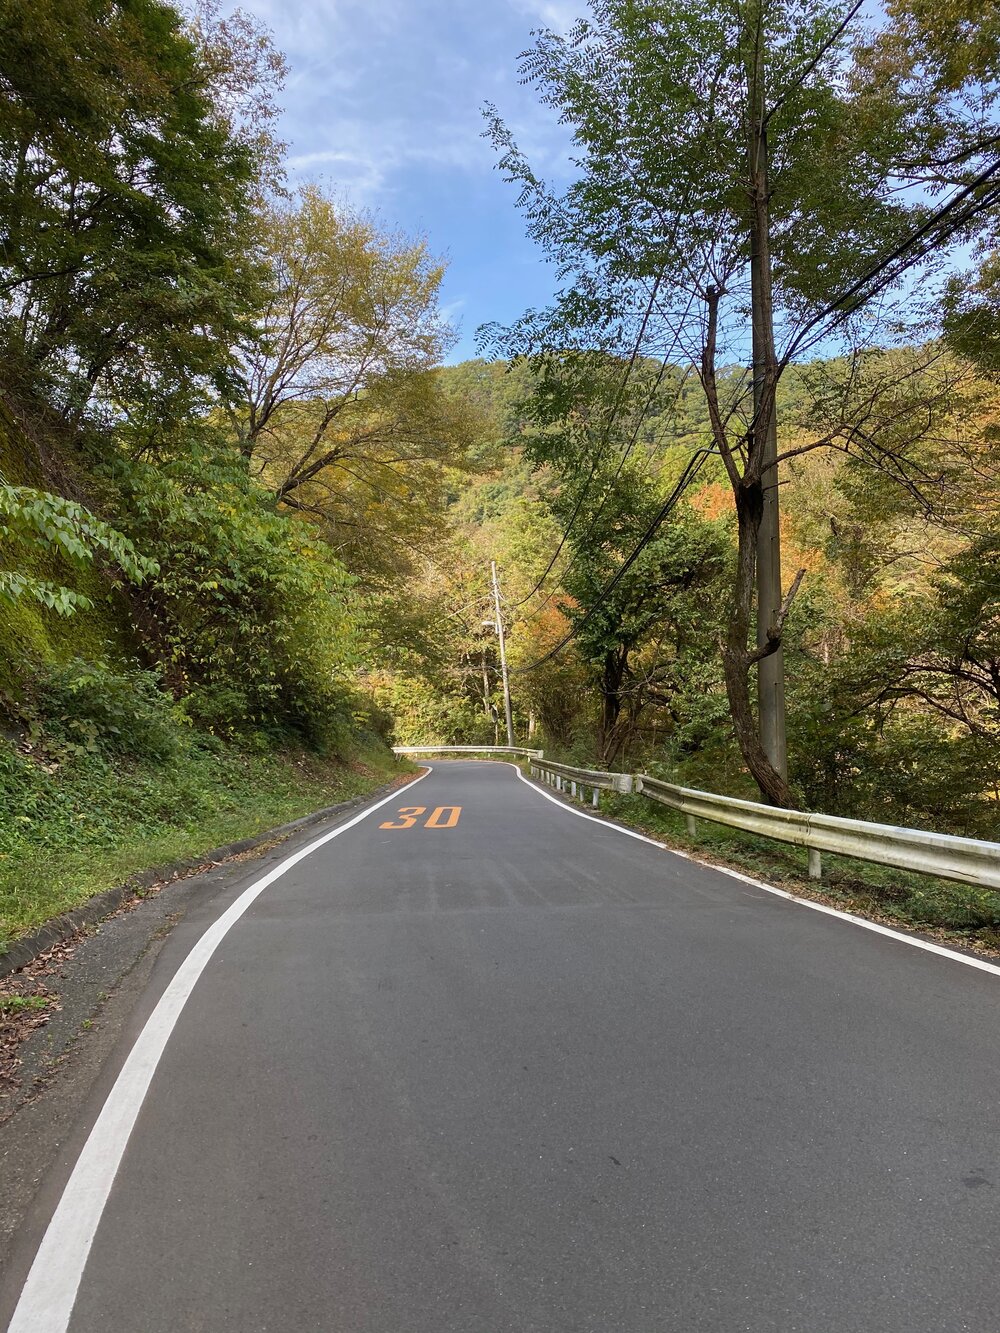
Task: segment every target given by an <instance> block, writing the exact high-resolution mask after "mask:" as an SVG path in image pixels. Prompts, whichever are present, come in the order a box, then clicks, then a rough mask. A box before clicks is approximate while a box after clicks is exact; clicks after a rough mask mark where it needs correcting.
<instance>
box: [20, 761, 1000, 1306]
mask: <svg viewBox="0 0 1000 1333" xmlns="http://www.w3.org/2000/svg"><path fill="white" fill-rule="evenodd" d="M404 807H405V808H411V807H414V808H415V810H414V811H413V812H412V813H410V814H405V815H400V814H399V811H400V809H401V808H404ZM387 824H390V825H394V827H386V825H387ZM253 882H254V871H253V868H252V866H251V867H250V868H249V869H248V872H247V875H246V879H245V880H244V881H243V883H242V884H241V885H240V889H241V890H243V889H246V888H247V886H252V885H253ZM233 901H234V904H235V905H234V906H233V907H231V908H230V912H231V913H233V912H235V913H236V916H235V917H234V918H233V923H232V924H231V925H230V927H229V929H228V933H226V934H225V935H224V937H222V938H221V941H220V942H219V943H218V945H217V948H216V949H215V952H214V953H212V954H211V955H210V956H207V957H205V956H202V957H201V958H200V963H201V966H202V968H203V970H201V972H200V975H197V976H196V977H195V978H194V979H193V980H192V975H191V969H192V968H195V967H196V963H197V962H198V961H199V960H198V959H196V960H195V963H192V962H191V960H190V958H188V955H189V953H190V951H191V950H192V948H194V949H195V951H196V952H197V948H198V947H201V948H202V950H203V954H204V953H205V950H207V949H208V948H209V947H210V946H209V945H206V944H203V945H202V946H198V944H197V941H198V939H199V937H202V936H203V933H204V932H205V931H206V930H207V929H213V928H214V929H216V930H217V931H218V930H221V929H223V928H224V925H225V923H223V925H219V924H218V920H216V925H215V927H213V925H212V918H213V917H214V918H216V919H219V918H220V913H221V911H222V908H223V907H226V906H227V905H228V904H222V905H219V904H213V905H212V908H211V911H209V910H208V909H207V908H206V910H205V912H204V913H203V914H202V916H201V918H200V919H199V918H198V917H195V918H194V919H192V920H189V921H185V922H184V923H183V925H182V926H181V927H179V928H178V930H177V931H176V932H175V934H174V936H173V937H172V938H171V940H170V942H169V943H168V945H167V947H166V948H165V950H164V952H163V954H162V955H161V959H160V962H159V964H158V967H157V972H156V973H155V974H154V980H153V986H152V989H151V993H150V995H149V997H148V1000H147V1002H146V1003H145V1005H144V1007H143V1010H142V1012H140V1013H139V1014H137V1016H136V1020H135V1024H134V1030H133V1031H132V1032H131V1033H130V1034H129V1035H128V1039H127V1042H126V1043H125V1046H124V1047H123V1051H122V1053H121V1056H120V1058H119V1060H118V1065H121V1063H122V1061H123V1060H124V1059H125V1055H126V1054H127V1053H128V1050H127V1048H130V1047H131V1043H132V1042H133V1041H134V1040H135V1038H136V1036H137V1034H138V1033H139V1031H140V1029H141V1028H142V1024H143V1023H144V1022H145V1021H146V1019H147V1017H148V1016H149V1014H151V1013H152V1014H153V1018H152V1019H150V1024H151V1025H152V1027H153V1028H154V1029H156V1030H157V1031H158V1032H159V1038H158V1040H159V1042H160V1044H161V1045H163V1050H162V1055H160V1057H159V1061H158V1064H157V1063H156V1051H155V1050H154V1051H153V1054H152V1055H150V1054H149V1052H150V1050H153V1047H151V1046H150V1042H151V1041H152V1040H153V1039H152V1038H150V1036H149V1029H147V1032H146V1033H145V1034H144V1035H143V1037H142V1038H140V1041H139V1045H138V1046H137V1047H136V1048H135V1052H138V1053H139V1054H138V1055H137V1054H135V1052H134V1053H133V1056H132V1057H130V1060H129V1063H128V1065H126V1068H125V1072H123V1074H122V1075H121V1077H120V1078H119V1080H118V1084H117V1085H116V1091H115V1094H114V1095H113V1096H114V1097H119V1098H120V1104H119V1103H118V1102H114V1100H113V1099H112V1101H110V1102H108V1103H107V1104H105V1103H104V1097H105V1095H106V1093H107V1088H105V1089H104V1091H103V1092H102V1093H101V1097H100V1099H98V1102H97V1104H95V1105H94V1107H93V1108H92V1109H91V1111H90V1121H91V1122H93V1121H94V1120H95V1119H96V1117H97V1115H98V1112H100V1111H101V1109H102V1106H104V1107H105V1110H104V1113H103V1114H102V1116H101V1119H100V1121H99V1122H98V1126H97V1128H95V1130H94V1132H93V1134H91V1136H90V1140H89V1142H88V1147H87V1150H86V1152H85V1153H84V1156H83V1157H81V1158H80V1164H79V1165H78V1166H77V1169H76V1172H75V1174H74V1175H73V1177H72V1178H71V1179H70V1183H69V1185H68V1186H67V1187H66V1192H65V1193H63V1182H62V1181H61V1180H60V1181H59V1182H58V1188H57V1187H56V1185H53V1184H52V1183H51V1182H50V1184H49V1185H48V1187H47V1189H48V1195H47V1194H46V1189H44V1188H43V1191H42V1194H41V1196H40V1197H41V1203H40V1204H39V1207H40V1208H41V1207H42V1206H43V1205H44V1206H45V1207H47V1208H48V1212H49V1213H50V1214H51V1212H52V1207H53V1206H54V1205H55V1203H56V1202H57V1200H58V1199H59V1198H61V1199H62V1203H61V1205H60V1208H59V1211H58V1212H57V1213H56V1215H55V1218H54V1219H53V1221H52V1223H51V1225H50V1226H49V1228H48V1231H47V1232H46V1233H45V1234H46V1238H45V1246H46V1247H47V1249H46V1248H44V1247H43V1252H42V1255H41V1257H40V1259H39V1262H38V1263H36V1265H35V1268H34V1269H33V1270H32V1278H31V1279H30V1280H29V1282H28V1285H27V1286H26V1287H25V1288H24V1292H23V1295H22V1296H21V1298H20V1304H19V1306H18V1311H17V1313H16V1314H15V1315H14V1318H13V1321H12V1323H11V1325H10V1327H11V1328H12V1329H17V1330H18V1333H23V1330H25V1329H34V1330H36V1331H37V1333H61V1330H62V1329H64V1328H65V1327H67V1322H66V1320H67V1319H68V1328H69V1329H70V1331H71V1333H181V1331H182V1330H206V1331H208V1333H258V1331H260V1333H263V1331H264V1330H274V1331H277V1330H281V1331H282V1333H285V1331H287V1330H294V1331H295V1333H304V1331H307V1330H309V1331H311V1330H315V1331H316V1333H508V1331H509V1333H585V1331H589V1330H593V1333H653V1331H654V1330H655V1331H656V1333H667V1331H668V1330H669V1333H736V1331H737V1330H750V1331H752V1333H772V1331H775V1333H777V1331H780V1333H793V1331H795V1333H896V1330H898V1331H899V1333H904V1330H905V1333H932V1331H933V1333H958V1330H964V1329H970V1330H976V1331H977V1333H986V1331H987V1330H993V1329H996V1328H997V1327H998V1326H1000V1313H998V1311H1000V1300H998V1297H1000V1281H998V1258H1000V1256H998V1253H997V1247H998V1239H1000V1114H998V1113H1000V1104H998V1103H1000V1089H998V1069H1000V1049H998V1046H1000V976H997V975H992V974H989V973H987V972H983V971H977V970H975V969H973V968H971V967H968V966H965V965H963V964H962V963H961V962H960V961H957V960H955V959H952V958H945V957H941V956H936V955H933V954H928V953H925V952H922V951H921V950H919V949H917V948H914V947H912V946H910V945H909V944H907V943H905V942H904V941H902V940H899V939H896V938H888V937H886V936H884V935H878V934H875V933H872V932H870V931H867V930H864V929H861V928H859V927H857V926H855V925H852V924H851V923H850V922H848V921H845V920H843V919H839V918H837V917H834V916H828V915H821V914H819V913H817V912H814V911H810V910H808V909H807V908H804V907H803V906H801V905H800V904H796V903H790V902H787V901H784V900H783V899H781V898H778V897H774V896H772V895H769V894H768V893H767V892H765V891H764V890H763V889H761V888H757V887H754V886H752V885H750V884H748V883H744V882H741V881H739V880H737V879H734V878H732V877H730V876H726V875H724V874H723V873H721V872H719V871H716V870H713V869H710V868H707V867H704V866H700V865H697V864H694V863H692V862H690V861H688V860H686V859H682V858H680V857H677V856H674V855H672V854H670V853H668V852H665V851H663V850H661V849H660V848H658V847H656V846H654V845H651V844H649V843H648V842H644V841H641V840H639V839H637V838H635V837H630V836H627V835H626V834H625V833H623V832H621V831H618V830H616V829H615V828H614V827H611V826H608V825H606V824H602V823H599V822H595V821H593V820H589V819H584V818H582V817H580V816H578V815H575V814H573V813H571V812H570V811H569V810H568V809H567V808H565V807H564V806H562V805H561V803H559V802H557V801H555V800H553V799H551V798H548V797H547V796H545V795H543V794H542V792H541V791H540V789H538V788H537V787H535V786H533V785H532V784H529V783H527V782H526V781H524V780H523V779H522V778H521V777H520V776H519V775H518V773H517V772H516V770H515V769H513V768H512V767H511V766H509V765H504V764H486V763H478V762H477V763H474V762H469V763H445V764H438V765H436V766H435V767H434V769H433V772H432V773H431V774H430V775H429V776H427V777H425V778H423V779H421V780H420V781H419V782H418V783H416V784H414V785H413V786H411V787H407V788H404V789H402V790H401V791H400V792H397V793H396V794H394V795H393V796H392V797H391V798H390V799H389V800H388V802H387V803H386V804H383V805H382V806H381V807H380V808H377V809H374V810H371V811H369V812H366V813H365V814H364V815H363V816H359V817H356V822H354V823H353V824H349V825H348V826H347V827H346V828H343V831H342V832H341V833H340V834H339V836H334V837H332V838H330V839H329V840H328V841H327V842H325V843H324V844H323V845H322V846H319V847H317V848H315V850H312V851H311V852H309V853H308V854H307V855H305V856H303V857H301V859H299V860H298V861H297V863H296V864H294V865H292V866H290V867H289V868H288V869H287V870H286V871H285V872H284V873H283V874H282V875H280V877H278V878H275V879H274V880H273V882H271V883H269V884H268V885H267V886H266V887H265V888H264V889H263V890H262V891H261V892H260V894H259V896H257V897H256V898H255V899H254V900H253V901H252V902H250V903H249V905H248V906H247V905H246V904H245V902H244V903H243V905H242V906H241V902H242V900H240V901H236V899H235V892H234V894H233ZM186 958H187V961H186V962H185V959H186ZM185 968H188V973H185V971H184V969H185ZM185 977H186V978H187V979H186V980H185ZM171 987H173V988H174V989H173V990H172V989H171ZM178 987H179V988H180V990H179V991H177V988H178ZM185 988H186V989H185ZM175 991H177V993H178V994H182V995H183V994H186V991H189V992H190V994H189V996H188V997H187V998H186V1003H183V1007H180V1003H179V1002H178V1003H174V1004H173V1011H172V1012H171V1013H167V1014H166V1015H165V1014H164V1012H163V1009H164V1004H165V1003H167V1004H168V1007H169V1003H168V1001H169V996H170V995H172V994H174V993H175ZM161 994H165V995H166V999H165V1000H164V1001H163V1002H161V1003H160V1004H159V1007H157V1008H155V1009H154V1005H156V1004H157V1001H158V999H159V997H160V995H161ZM157 1025H158V1026H157ZM155 1036H156V1032H154V1037H155ZM143 1042H145V1043H146V1048H143V1047H142V1043H143ZM163 1043H165V1045H164V1044H163ZM153 1046H155V1042H153ZM143 1049H145V1050H146V1054H145V1056H142V1050H143ZM140 1056H142V1059H145V1060H146V1064H147V1066H148V1067H147V1068H146V1069H145V1073H144V1072H143V1069H142V1068H140V1065H141V1063H142V1059H140ZM137 1062H138V1063H137ZM154 1066H155V1072H153V1068H154ZM129 1071H131V1072H129ZM114 1073H115V1071H112V1072H111V1074H109V1077H108V1080H107V1083H108V1085H109V1086H110V1084H111V1083H112V1081H113V1075H114ZM150 1075H151V1080H152V1081H151V1082H149V1078H150ZM143 1079H145V1080H146V1082H147V1083H148V1092H147V1093H146V1094H145V1097H144V1100H143V1099H142V1089H143V1087H144V1086H145V1085H144V1084H143ZM123 1080H124V1082H125V1084H128V1083H129V1080H131V1084H130V1087H131V1092H130V1091H129V1087H125V1091H124V1092H122V1091H121V1088H122V1086H123ZM136 1089H138V1092H137V1091H136ZM129 1096H132V1097H133V1099H137V1100H136V1106H135V1107H132V1108H131V1110H130V1109H129V1105H128V1097H129ZM139 1106H141V1109H137V1108H138V1107H139ZM109 1108H110V1109H109ZM116 1108H117V1109H116ZM130 1115H132V1117H133V1118H134V1127H132V1128H131V1133H130V1135H129V1129H130V1127H131V1121H130V1119H129V1116H130ZM136 1116H137V1118H135V1117H136ZM88 1132H89V1125H87V1126H83V1127H81V1134H80V1142H81V1143H82V1142H83V1141H84V1139H85V1138H86V1136H87V1133H88ZM116 1134H117V1135H118V1136H119V1138H120V1140H121V1142H117V1145H116V1138H115V1136H116ZM126 1139H127V1147H125V1148H124V1155H123V1156H121V1157H120V1165H119V1164H118V1156H116V1154H118V1155H120V1154H121V1152H122V1144H123V1143H124V1142H125V1141H126ZM88 1153H89V1158H88V1157H87V1154H88ZM85 1159H86V1160H85ZM70 1166H72V1163H68V1164H67V1167H66V1172H67V1173H68V1170H69V1167H70ZM116 1167H117V1171H116ZM88 1173H89V1174H88ZM102 1173H103V1175H102ZM102 1182H103V1183H102ZM112 1182H113V1183H112ZM74 1190H76V1193H75V1194H74V1193H73V1191H74ZM81 1191H83V1192H82V1193H81ZM102 1191H103V1194H102ZM104 1195H106V1201H105V1198H104ZM47 1199H48V1202H46V1200H47ZM88 1210H89V1211H88ZM88 1216H91V1218H92V1222H91V1223H88V1222H87V1221H86V1218H87V1217H88ZM44 1225H45V1224H44V1221H42V1222H39V1223H37V1227H38V1230H39V1234H41V1232H42V1231H44ZM88 1228H89V1230H88ZM95 1228H96V1231H95ZM91 1239H92V1244H91ZM84 1260H85V1261H86V1262H85V1267H84V1266H83V1261H84ZM24 1267H25V1269H26V1268H27V1263H26V1264H25V1265H24ZM81 1271H82V1276H81ZM23 1279H24V1273H23V1272H22V1273H21V1274H19V1275H18V1276H17V1290H18V1291H20V1290H21V1283H22V1282H23ZM14 1299H15V1300H16V1299H17V1294H16V1292H15V1295H14ZM10 1304H11V1305H12V1304H13V1301H11V1302H10ZM70 1310H71V1311H72V1313H71V1314H70ZM60 1311H61V1313H60Z"/></svg>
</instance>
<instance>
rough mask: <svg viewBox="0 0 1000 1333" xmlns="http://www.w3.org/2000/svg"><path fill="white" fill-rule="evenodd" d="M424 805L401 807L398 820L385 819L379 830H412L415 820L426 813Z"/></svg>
mask: <svg viewBox="0 0 1000 1333" xmlns="http://www.w3.org/2000/svg"><path fill="white" fill-rule="evenodd" d="M426 809H427V807H426V805H403V806H400V810H399V820H398V821H396V820H392V819H387V820H386V822H385V823H384V824H379V828H413V825H414V824H415V823H416V822H417V819H418V818H419V816H420V815H422V814H423V813H424V812H425V811H426Z"/></svg>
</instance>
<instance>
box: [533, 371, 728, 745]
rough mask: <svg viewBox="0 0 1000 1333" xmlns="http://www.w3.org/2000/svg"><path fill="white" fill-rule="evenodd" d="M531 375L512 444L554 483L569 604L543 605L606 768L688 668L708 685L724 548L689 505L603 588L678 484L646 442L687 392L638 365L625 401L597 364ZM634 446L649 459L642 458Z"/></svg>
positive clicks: (546, 656) (551, 493) (618, 374)
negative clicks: (557, 615) (578, 677)
mask: <svg viewBox="0 0 1000 1333" xmlns="http://www.w3.org/2000/svg"><path fill="white" fill-rule="evenodd" d="M535 368H536V374H535V377H534V380H533V382H532V383H531V390H532V391H531V392H530V393H529V394H528V395H527V396H526V397H525V399H524V401H523V403H522V405H521V406H522V413H521V420H520V422H519V430H520V440H521V443H522V444H523V447H524V449H525V452H526V453H527V455H528V457H529V458H530V459H532V460H533V461H534V463H535V464H536V465H537V466H539V467H544V468H547V469H548V470H549V472H550V473H551V474H552V482H551V484H550V486H549V487H548V489H547V490H546V492H545V499H546V503H547V504H548V507H549V508H550V510H551V512H552V515H553V517H554V519H555V520H556V523H555V526H556V528H557V530H558V531H559V532H560V533H561V543H560V545H561V546H562V547H563V549H564V550H565V552H566V554H565V557H564V558H563V561H562V568H561V569H560V572H559V575H558V585H557V586H558V588H559V589H560V590H561V593H563V594H565V595H564V596H561V595H560V594H559V593H555V592H552V593H550V594H549V597H548V598H546V602H549V601H552V602H554V603H555V605H556V607H557V608H558V610H559V611H560V612H561V613H562V616H563V617H564V618H565V620H566V622H567V624H568V629H567V631H566V633H565V634H564V635H563V639H562V642H566V643H568V642H569V641H570V640H571V639H572V641H573V645H574V648H575V651H576V654H577V656H578V657H579V658H580V660H581V661H582V662H583V663H585V665H586V669H587V672H588V675H589V677H590V684H591V685H592V686H593V687H596V690H597V693H598V695H599V698H600V717H599V722H598V727H597V742H598V751H599V753H600V756H601V759H602V760H603V761H604V762H605V763H612V762H614V761H615V760H616V758H617V757H618V756H619V754H620V752H621V751H622V749H623V748H624V747H625V746H626V745H628V743H629V742H630V741H631V740H632V739H633V738H634V737H635V735H636V734H637V732H638V729H639V725H640V718H641V716H642V714H643V712H644V710H645V709H646V708H648V707H649V706H650V705H656V706H658V707H660V708H666V709H668V710H669V708H670V706H671V704H672V703H673V701H674V698H675V696H676V695H677V694H678V693H679V691H680V689H681V685H682V681H681V677H682V676H683V674H684V672H685V670H686V671H691V670H692V669H697V670H698V672H699V674H702V675H705V674H708V673H707V672H706V670H705V666H706V662H705V659H706V658H708V657H711V656H712V655H713V644H712V638H711V628H712V627H713V626H716V627H717V625H718V616H717V614H716V612H715V606H716V605H717V602H718V580H719V578H720V576H721V575H722V573H723V571H724V569H725V567H726V564H727V561H728V556H729V543H728V541H727V538H726V537H725V535H724V534H723V533H722V532H721V531H720V530H719V528H718V525H716V524H712V523H709V522H706V521H704V520H702V519H700V518H699V517H698V515H697V514H696V513H695V512H694V511H693V510H690V509H687V508H686V509H685V510H683V511H682V512H680V513H678V514H677V515H675V517H674V518H673V519H672V521H671V522H670V523H669V524H664V525H663V526H662V527H660V528H659V530H658V532H657V534H656V537H655V539H654V540H652V541H650V542H649V543H648V544H647V545H645V546H644V548H643V549H642V551H641V552H640V554H639V556H638V558H637V559H636V560H635V562H634V563H633V565H632V566H631V567H630V569H629V571H628V574H627V576H626V577H625V578H621V579H618V580H617V581H616V582H615V583H614V586H610V584H609V581H610V580H611V579H612V576H613V575H615V572H616V570H618V569H619V568H620V567H621V565H622V563H623V561H624V560H625V558H626V557H627V556H628V555H629V551H630V549H631V547H632V546H633V545H634V537H633V532H634V527H635V526H637V527H638V528H639V529H640V530H641V529H648V528H649V527H650V526H651V524H652V523H653V521H654V519H655V516H656V515H657V514H658V513H659V512H660V511H661V510H662V507H663V504H664V494H665V491H666V490H667V489H670V488H672V486H673V482H674V481H675V480H676V478H675V477H673V478H669V479H668V478H657V477H655V476H654V475H653V474H652V472H651V469H650V462H651V457H650V454H649V453H648V452H647V449H648V446H649V445H650V444H651V443H653V440H651V439H643V438H642V437H643V435H644V433H645V432H646V431H647V430H648V429H649V428H650V426H651V424H654V423H656V422H657V420H658V417H659V415H660V410H661V409H662V408H663V406H664V404H665V403H666V402H669V400H670V399H671V398H676V396H677V394H678V392H679V390H680V388H681V387H682V382H680V381H679V377H677V376H676V375H673V376H671V377H669V378H668V377H665V376H664V374H663V372H662V370H658V369H657V368H656V367H655V366H652V365H649V364H645V365H642V366H639V367H637V368H635V373H634V376H633V378H632V379H631V380H630V384H629V386H628V387H627V389H626V390H625V391H624V392H623V391H622V383H621V381H622V363H621V361H620V360H618V359H617V358H613V357H607V356H604V355H602V354H599V353H588V352H575V353H566V352H563V353H559V354H553V355H549V356H545V357H540V358H538V359H537V361H536V363H535ZM665 379H666V383H665V382H664V381H665ZM640 440H642V443H643V445H645V446H646V448H640V449H639V450H638V452H637V451H636V448H635V446H636V445H637V444H638V443H639V441H640ZM546 602H543V603H541V605H537V606H536V607H535V609H534V610H533V611H528V612H523V613H522V615H523V616H524V619H525V620H527V621H531V620H534V619H535V618H536V617H537V616H538V615H539V614H540V613H541V612H543V611H544V610H545V605H546ZM699 639H700V640H701V642H700V643H698V640H699ZM559 646H560V643H559V642H557V643H555V644H552V643H550V644H548V645H547V646H546V648H545V649H544V650H543V651H540V652H538V653H537V654H536V658H535V662H534V663H533V664H531V665H530V669H531V670H534V669H536V666H537V667H544V666H546V665H548V663H549V662H550V661H551V659H552V657H553V656H555V655H556V653H557V651H558V648H559ZM682 663H683V665H682ZM708 670H709V671H710V670H711V668H708Z"/></svg>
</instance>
